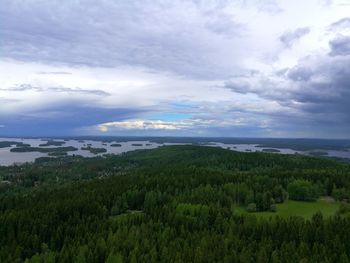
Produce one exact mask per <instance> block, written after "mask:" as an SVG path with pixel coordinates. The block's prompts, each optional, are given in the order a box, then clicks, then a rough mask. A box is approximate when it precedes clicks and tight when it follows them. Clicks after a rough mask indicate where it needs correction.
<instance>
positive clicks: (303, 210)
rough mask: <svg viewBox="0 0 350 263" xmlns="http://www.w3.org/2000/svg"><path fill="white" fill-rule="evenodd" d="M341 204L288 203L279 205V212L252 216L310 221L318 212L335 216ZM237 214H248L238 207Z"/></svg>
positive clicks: (324, 201)
mask: <svg viewBox="0 0 350 263" xmlns="http://www.w3.org/2000/svg"><path fill="white" fill-rule="evenodd" d="M339 205H340V204H339V203H337V202H328V201H326V200H318V201H315V202H301V201H291V200H290V201H287V202H285V203H283V204H277V212H275V213H274V212H254V213H249V214H250V215H256V216H257V217H258V218H269V217H271V216H277V215H278V216H280V217H284V218H286V217H290V216H301V217H304V218H305V219H310V218H311V217H312V216H313V215H314V214H315V213H316V212H318V211H320V212H322V214H323V216H324V217H329V216H331V215H334V214H335V212H336V211H337V210H338V208H339ZM235 211H236V212H237V213H248V212H247V211H246V210H245V208H243V207H236V209H235Z"/></svg>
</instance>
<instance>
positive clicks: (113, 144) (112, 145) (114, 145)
mask: <svg viewBox="0 0 350 263" xmlns="http://www.w3.org/2000/svg"><path fill="white" fill-rule="evenodd" d="M111 147H122V145H121V144H120V143H112V144H111Z"/></svg>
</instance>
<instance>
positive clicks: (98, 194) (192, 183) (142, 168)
mask: <svg viewBox="0 0 350 263" xmlns="http://www.w3.org/2000/svg"><path fill="white" fill-rule="evenodd" d="M323 200H326V201H323ZM349 200H350V164H349V163H343V162H340V161H336V160H327V159H322V158H318V157H308V156H301V155H280V154H274V153H268V152H249V153H242V152H235V151H231V150H226V149H221V148H216V147H204V146H195V145H183V146H164V147H160V148H157V149H152V150H137V151H133V152H128V153H124V154H121V155H106V156H104V157H94V158H81V157H78V156H76V157H75V156H63V157H58V158H47V157H45V158H44V159H39V160H38V161H37V162H36V163H34V164H25V165H22V166H9V167H0V262H45V263H46V262H101V263H102V262H133V263H134V262H260V263H263V262H273V263H277V262H342V263H345V262H350V242H348V240H349V239H350V234H349V233H350V217H349V215H350V205H349V204H348V201H349ZM320 203H322V206H318V204H320ZM299 204H300V205H299ZM302 204H310V206H309V207H313V206H314V207H317V208H318V207H320V210H319V211H317V210H315V213H313V214H312V215H311V216H310V217H307V216H303V215H304V213H305V211H302V210H300V211H299V213H295V215H294V214H293V213H294V212H293V211H294V210H290V211H289V214H288V216H283V213H282V209H283V206H284V205H293V209H295V211H296V212H298V211H297V210H298V209H299V208H300V209H301V207H302ZM313 204H314V205H313ZM328 205H329V206H331V205H334V206H333V207H336V211H334V213H333V212H332V213H326V212H325V211H323V210H322V209H323V207H327V206H328ZM335 205H336V206H335ZM290 207H291V206H290ZM306 207H308V206H306ZM266 213H267V215H268V217H266V216H260V215H263V214H264V215H266ZM297 214H298V215H297Z"/></svg>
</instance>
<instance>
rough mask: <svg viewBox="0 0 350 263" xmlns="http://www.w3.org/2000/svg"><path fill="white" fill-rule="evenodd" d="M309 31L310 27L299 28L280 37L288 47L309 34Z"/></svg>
mask: <svg viewBox="0 0 350 263" xmlns="http://www.w3.org/2000/svg"><path fill="white" fill-rule="evenodd" d="M309 32H310V29H309V28H308V27H302V28H297V29H295V30H294V31H287V32H285V33H284V34H283V35H281V36H280V38H279V39H280V41H281V42H282V43H283V44H284V45H285V46H286V47H291V46H293V44H294V43H295V42H296V41H298V40H299V39H300V38H302V37H303V36H305V35H307V34H308V33H309Z"/></svg>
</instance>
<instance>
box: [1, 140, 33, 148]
mask: <svg viewBox="0 0 350 263" xmlns="http://www.w3.org/2000/svg"><path fill="white" fill-rule="evenodd" d="M13 145H15V146H16V147H28V146H30V145H29V144H25V143H23V142H16V141H1V142H0V148H6V147H11V146H13Z"/></svg>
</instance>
